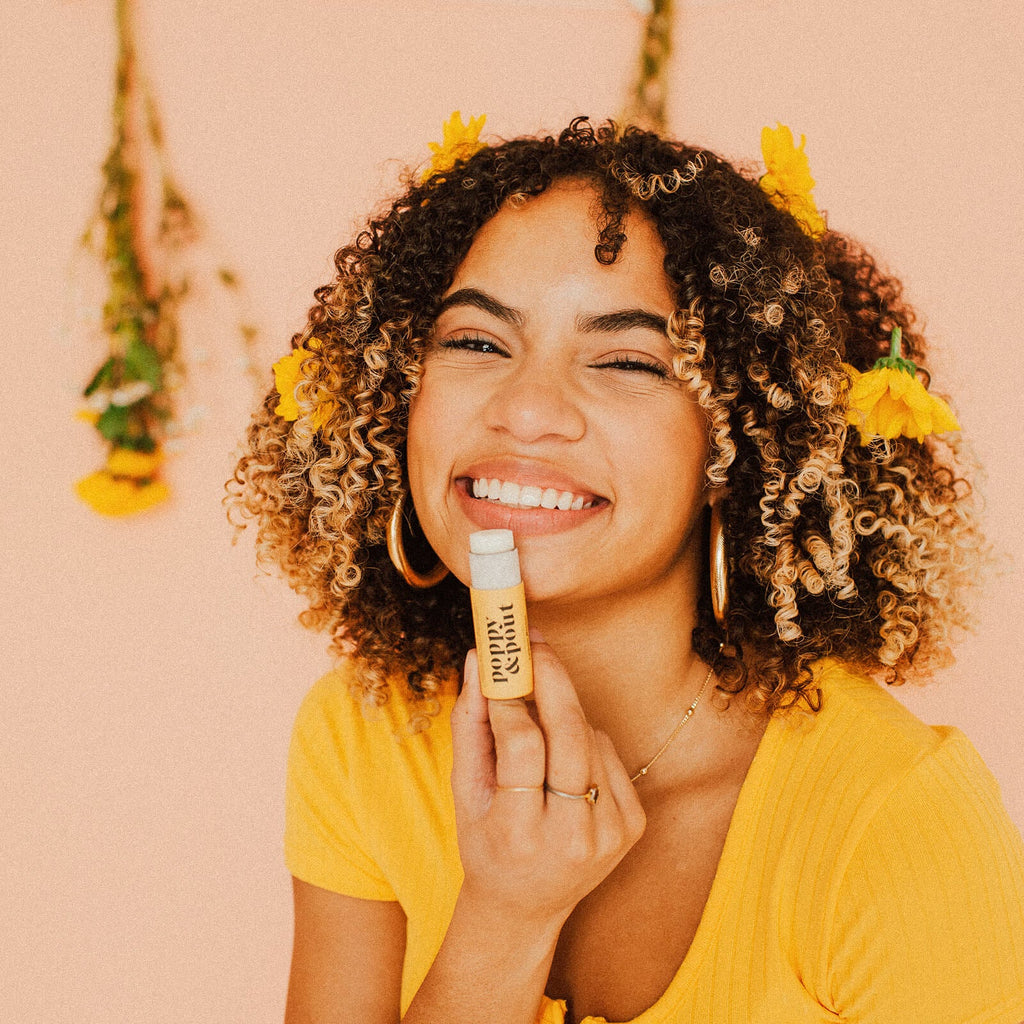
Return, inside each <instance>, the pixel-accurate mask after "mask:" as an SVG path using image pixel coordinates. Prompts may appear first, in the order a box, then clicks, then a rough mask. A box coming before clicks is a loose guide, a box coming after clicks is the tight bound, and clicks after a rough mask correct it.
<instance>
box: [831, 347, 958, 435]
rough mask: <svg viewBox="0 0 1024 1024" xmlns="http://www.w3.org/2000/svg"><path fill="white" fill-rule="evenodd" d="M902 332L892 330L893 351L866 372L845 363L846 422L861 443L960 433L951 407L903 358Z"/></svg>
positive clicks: (911, 364) (912, 365)
mask: <svg viewBox="0 0 1024 1024" xmlns="http://www.w3.org/2000/svg"><path fill="white" fill-rule="evenodd" d="M902 336H903V332H902V331H901V330H900V328H899V327H894V328H893V331H892V339H891V348H890V354H889V355H888V356H883V357H882V358H881V359H879V360H877V361H876V362H875V365H874V366H873V367H872V368H871V369H870V370H868V372H867V373H861V372H860V371H858V370H856V369H854V368H853V367H852V366H848V365H847V364H845V363H844V364H843V367H844V369H845V370H846V372H847V373H848V374H849V375H850V382H851V383H850V393H849V409H848V410H847V414H846V418H847V422H848V423H850V425H851V426H854V427H856V428H857V429H858V430H859V431H860V440H861V444H870V443H871V442H872V441H873V440H874V439H875V438H878V437H882V438H886V439H888V440H891V439H892V438H894V437H912V438H914V439H915V440H917V441H923V440H924V439H925V437H926V436H927V435H928V434H941V433H943V432H944V431H946V430H959V429H960V424H959V423H957V421H956V417H955V416H954V415H953V412H952V410H951V409H950V408H949V406H948V405H947V404H946V403H945V402H944V401H943V400H942V399H941V398H938V397H936V396H935V395H932V394H929V393H928V391H927V390H926V389H925V386H924V385H923V384H922V383H921V381H920V380H918V378H917V366H916V365H915V364H914V363H913V362H912V361H911V360H909V359H904V358H903V357H902V356H901V355H900V347H901V343H902Z"/></svg>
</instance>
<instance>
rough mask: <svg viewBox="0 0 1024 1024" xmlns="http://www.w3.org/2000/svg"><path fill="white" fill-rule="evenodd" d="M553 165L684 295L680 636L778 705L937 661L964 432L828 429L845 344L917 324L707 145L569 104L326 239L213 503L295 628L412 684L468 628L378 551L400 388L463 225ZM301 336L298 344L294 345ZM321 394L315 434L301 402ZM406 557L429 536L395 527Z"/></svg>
mask: <svg viewBox="0 0 1024 1024" xmlns="http://www.w3.org/2000/svg"><path fill="white" fill-rule="evenodd" d="M565 178H576V179H586V180H588V181H590V182H591V183H592V184H593V186H594V188H595V190H596V191H597V193H598V194H599V195H600V197H601V202H602V210H603V212H602V213H601V215H600V217H599V223H598V225H597V238H596V240H595V241H596V244H595V250H594V252H595V259H597V260H598V261H599V262H601V263H612V262H614V261H615V259H616V258H617V257H618V254H619V251H620V250H621V248H622V245H623V242H624V241H625V237H626V236H625V234H624V227H623V225H624V223H625V218H626V215H627V214H628V213H630V212H636V211H642V212H643V213H645V214H646V215H647V216H649V217H650V219H651V221H652V222H653V223H654V225H655V226H656V228H657V230H658V233H659V235H660V237H661V240H662V242H663V243H664V245H665V249H666V252H667V255H666V258H665V270H666V273H667V275H668V277H669V278H670V280H671V281H672V283H673V284H674V286H675V288H676V292H677V295H678V309H677V311H676V313H675V314H674V315H673V316H672V317H671V318H670V320H669V324H668V333H669V339H670V341H671V343H672V345H673V347H674V348H675V351H676V355H675V359H674V369H675V373H676V374H677V376H678V377H679V378H680V379H681V380H683V381H685V382H686V384H687V385H688V386H689V387H690V388H691V389H692V391H693V393H694V394H695V395H696V397H697V400H698V402H699V404H700V406H701V408H702V409H703V410H704V412H705V414H706V416H707V421H708V424H709V430H710V438H711V455H710V458H709V462H708V465H707V478H708V481H709V483H711V484H713V485H717V486H721V487H725V488H727V497H726V498H725V500H724V502H723V520H724V525H725V530H726V537H727V541H728V546H729V550H730V552H731V553H732V558H731V562H730V573H729V598H730V609H729V620H728V623H727V629H726V631H725V634H724V635H723V633H722V631H721V630H719V629H718V627H717V625H716V624H715V621H714V618H713V616H712V614H711V608H710V600H709V598H708V597H707V596H706V595H707V593H708V589H709V588H708V587H706V586H705V587H704V588H702V597H701V603H700V607H699V623H698V626H697V628H696V629H695V630H694V644H695V647H696V649H697V650H698V652H699V653H700V654H701V655H702V656H703V657H705V658H706V659H708V660H709V661H711V662H713V663H714V664H715V667H716V669H717V671H718V675H719V678H720V679H721V680H722V682H721V686H722V688H723V689H726V690H728V691H730V692H741V691H742V692H744V693H746V694H748V695H749V697H750V699H751V701H752V702H754V703H757V704H761V705H763V706H766V707H768V708H772V709H774V708H779V707H785V706H788V705H791V704H793V703H795V702H797V701H799V700H801V699H802V700H803V701H804V702H805V703H806V704H807V705H809V706H811V707H812V708H813V707H816V706H817V700H818V695H817V692H816V690H815V689H814V685H813V681H812V676H811V673H810V671H809V668H808V666H809V665H810V664H811V662H813V661H814V660H816V659H818V658H821V657H824V656H835V657H839V658H842V659H844V660H845V661H847V662H848V663H851V664H853V665H855V666H856V667H859V668H861V669H863V670H866V671H868V672H871V673H873V674H875V675H876V676H877V677H879V678H882V679H884V680H885V681H887V682H890V683H896V682H902V681H903V680H905V679H908V678H911V677H913V676H926V675H928V674H929V673H930V672H931V671H933V670H934V668H935V667H937V666H941V665H944V664H946V663H948V661H949V660H950V646H951V642H952V641H953V640H954V639H955V634H956V632H957V630H958V629H959V628H961V627H962V626H964V625H967V624H969V623H970V615H969V613H968V608H967V599H968V598H969V596H970V589H971V582H972V577H973V574H974V572H975V569H976V567H977V565H978V564H979V562H980V561H981V559H982V557H983V552H984V543H983V539H982V537H981V535H980V532H979V529H978V526H977V522H976V516H975V509H974V503H973V496H972V489H971V486H970V484H969V483H968V480H967V476H968V474H967V468H966V465H965V460H964V459H963V458H962V456H961V454H960V451H959V448H958V445H957V444H956V443H955V442H950V441H948V440H946V439H943V440H938V439H935V438H928V439H927V440H926V441H925V442H923V443H919V442H916V441H912V440H905V439H899V440H897V441H895V442H891V443H890V444H889V445H888V446H875V447H872V448H866V447H863V446H861V445H860V444H858V443H857V439H856V437H855V436H854V434H853V433H852V432H850V431H849V428H848V427H847V424H846V410H845V393H846V388H847V385H848V380H847V377H846V374H845V372H844V370H843V368H842V365H841V364H842V363H843V362H844V361H845V362H848V363H851V364H852V365H853V366H855V367H857V368H858V369H860V370H867V369H869V368H870V366H871V365H872V364H873V362H874V361H875V359H876V358H877V357H878V356H880V355H884V354H885V353H886V352H887V351H888V341H889V336H890V333H891V330H892V328H893V327H894V326H896V325H899V326H900V327H902V328H903V338H904V352H905V354H906V355H908V356H909V357H911V358H913V359H915V360H917V361H920V360H921V359H922V358H923V356H924V354H925V347H924V339H923V338H922V337H921V335H920V334H919V333H917V332H916V331H915V330H914V322H915V317H914V313H913V311H912V310H911V309H910V308H909V306H907V305H906V304H905V303H904V302H903V301H902V297H901V288H900V285H899V283H898V282H897V281H895V280H894V279H893V278H891V277H888V276H886V275H885V274H884V273H883V272H882V271H881V270H880V269H879V268H878V267H877V265H876V264H875V262H874V260H873V259H872V258H871V257H870V256H869V255H868V254H867V253H866V252H865V251H864V250H863V249H862V248H860V246H859V245H857V244H856V243H855V242H853V241H852V240H850V239H849V238H846V237H844V236H842V235H840V234H838V233H835V232H831V231H830V232H827V233H826V234H825V235H824V237H822V238H820V239H818V240H813V239H811V238H810V237H809V236H807V235H806V234H805V233H804V232H803V231H802V230H801V228H800V226H799V225H798V224H797V222H796V221H795V220H794V219H793V218H792V217H791V216H790V215H789V214H788V213H786V212H785V211H781V210H779V209H777V208H776V207H775V206H773V205H772V204H771V203H770V202H769V201H768V199H767V197H766V196H765V195H764V194H763V193H762V192H761V190H760V188H758V186H757V184H756V182H755V181H754V180H752V179H751V178H749V177H747V176H745V175H744V174H742V173H740V172H739V171H737V170H736V169H735V168H734V167H733V166H731V165H730V164H729V163H727V162H726V161H724V160H722V159H721V158H719V157H717V156H715V155H714V154H713V153H710V152H708V151H706V150H698V149H694V148H692V147H690V146H687V145H684V144H682V143H677V142H674V141H670V140H667V139H663V138H660V137H659V136H657V135H655V134H653V133H650V132H645V131H641V130H640V129H636V128H627V129H625V130H624V131H621V130H619V129H618V128H617V127H616V126H615V125H613V124H611V123H608V124H604V125H601V126H598V127H594V126H592V125H591V124H590V123H589V122H588V121H587V120H586V119H583V118H579V119H577V120H575V121H573V123H572V124H571V125H570V126H569V127H568V128H567V129H566V130H565V131H563V132H562V133H561V134H560V135H559V136H558V137H557V138H553V137H546V138H539V139H536V138H527V139H516V140H513V141H510V142H506V143H502V144H501V145H497V146H491V147H487V148H485V149H482V150H481V151H480V152H478V153H477V154H475V155H474V156H473V157H471V158H470V159H469V160H467V161H462V162H459V163H457V165H456V166H455V167H454V168H453V169H452V170H450V171H446V172H443V173H439V174H436V175H434V176H433V177H431V178H429V179H428V180H427V181H426V182H420V181H418V180H417V179H416V178H414V177H413V176H411V175H410V176H409V178H408V179H407V181H406V186H407V190H406V192H405V193H404V194H403V195H402V196H401V197H400V198H399V199H397V200H396V201H395V202H394V203H393V204H392V206H391V207H390V208H389V209H387V210H386V211H385V212H383V213H382V214H381V215H380V216H379V217H376V218H374V219H372V220H371V221H370V222H369V224H368V225H367V227H366V229H365V230H364V231H363V232H362V233H361V234H360V235H359V236H358V237H357V238H356V239H355V241H354V242H353V243H352V244H350V245H347V246H345V247H343V248H342V249H340V250H339V251H338V253H337V254H336V257H335V263H336V266H337V276H336V278H335V280H334V281H333V282H332V283H331V284H328V285H325V286H324V287H322V288H319V289H318V290H317V291H316V293H315V298H316V303H315V305H314V306H313V307H312V309H311V310H310V313H309V318H308V322H307V325H306V328H305V329H304V330H303V331H302V332H301V333H300V334H298V335H296V336H295V338H293V341H292V344H293V347H300V346H302V347H304V348H306V349H307V350H309V351H310V355H309V357H308V358H307V359H306V361H305V363H304V366H303V378H302V384H301V385H300V387H299V388H298V395H297V398H298V402H299V407H300V409H301V411H302V415H300V417H299V419H298V420H297V421H296V422H294V423H288V422H285V421H284V420H282V419H281V418H279V417H278V416H276V415H275V414H274V412H273V410H274V408H275V406H276V404H277V400H278V396H277V393H276V391H274V390H273V389H272V390H271V391H270V393H269V394H268V395H267V398H266V400H265V401H264V403H263V406H262V407H261V409H260V410H259V411H258V412H257V413H256V415H255V416H254V418H253V421H252V424H251V425H250V427H249V432H248V438H247V446H246V450H245V453H244V454H243V456H242V458H241V459H240V461H239V463H238V466H237V468H236V470H235V474H234V477H233V479H232V480H231V481H229V483H228V485H227V489H228V496H227V498H226V499H225V500H226V504H227V505H228V508H229V516H230V517H231V519H232V521H233V522H235V524H236V525H237V526H238V527H239V528H242V527H243V526H244V525H245V522H246V520H248V519H254V520H255V521H256V524H257V553H258V558H259V560H260V562H261V564H264V565H266V566H270V567H273V568H275V569H277V570H279V571H282V572H283V573H284V575H285V577H286V578H287V580H288V581H289V583H290V584H291V586H292V587H293V588H294V589H295V590H297V591H298V592H299V593H301V594H302V595H304V597H305V598H306V599H307V600H308V601H309V608H308V610H307V611H306V612H305V613H304V614H303V616H302V619H303V621H304V622H305V623H306V624H307V625H309V626H312V627H315V628H320V629H324V630H326V631H328V632H329V633H330V635H331V637H332V647H333V649H334V650H335V651H336V652H337V653H339V654H343V655H345V656H347V657H349V658H353V659H355V660H357V661H358V662H359V663H360V666H361V670H362V671H361V672H360V673H359V675H360V678H361V679H362V684H361V685H362V686H363V693H364V696H365V697H366V698H368V699H370V700H374V701H378V702H380V701H384V700H386V699H387V695H388V692H389V686H391V685H393V684H394V681H395V680H396V679H404V680H406V681H407V682H408V685H409V687H410V688H411V690H412V691H413V692H414V693H416V694H419V695H420V696H421V697H422V698H423V699H424V702H425V703H424V704H423V708H424V709H426V713H428V714H429V710H430V707H431V705H432V702H430V700H429V697H430V695H431V694H433V693H435V692H436V691H437V690H438V688H439V687H440V686H441V685H442V684H443V683H444V682H445V681H447V680H450V679H452V678H453V677H454V676H455V674H456V672H457V666H459V665H460V664H461V661H462V658H463V656H464V654H465V651H466V650H467V649H468V648H469V647H470V646H471V645H472V624H471V621H470V618H469V614H468V607H469V601H468V597H467V594H466V591H465V588H464V587H463V586H462V584H460V583H459V582H458V580H456V579H455V578H454V577H451V576H449V577H448V578H447V579H445V580H444V581H443V582H442V583H441V584H440V585H438V586H437V587H435V588H433V589H431V590H427V591H418V590H413V589H412V588H410V587H409V586H408V585H407V584H406V583H405V582H404V580H402V579H401V577H400V576H399V575H398V574H397V573H396V571H395V570H394V568H393V567H392V565H391V563H390V561H389V559H388V555H387V545H386V532H387V523H388V518H389V516H390V514H391V510H392V508H393V507H394V503H395V500H396V497H397V495H398V494H399V493H400V491H401V490H402V489H403V487H404V483H403V481H404V478H405V433H406V423H407V418H408V410H409V403H410V400H411V399H412V397H413V396H414V395H415V393H416V389H417V386H418V383H419V376H420V368H421V360H422V356H423V351H424V347H425V344H426V340H427V338H428V337H429V335H430V331H431V327H432V324H433V320H434V318H435V316H436V311H437V308H438V305H439V301H440V298H441V297H442V296H443V294H444V293H445V291H446V289H447V288H448V287H449V285H450V283H451V281H452V279H453V275H454V272H455V269H456V267H457V266H458V265H459V263H460V262H461V261H462V259H463V257H464V256H465V254H466V252H467V251H468V249H469V246H470V244H471V243H472V241H473V238H474V236H475V234H476V232H477V231H478V230H479V229H480V227H481V226H482V225H483V224H484V223H486V221H487V220H489V219H490V218H491V217H492V216H494V214H495V213H497V212H498V210H499V209H501V208H502V206H503V205H505V204H507V203H513V204H514V203H521V202H524V201H526V200H527V199H528V197H530V196H534V195H537V194H539V193H541V192H543V191H544V190H545V189H546V188H548V187H549V186H550V185H551V184H552V183H553V182H555V181H558V180H560V179H565ZM313 339H315V340H316V342H317V344H316V345H313V346H311V345H310V344H309V343H310V342H311V341H312V340H313ZM317 408H320V409H321V411H322V410H324V409H329V415H328V418H327V420H326V422H325V423H324V425H323V426H322V428H320V429H315V428H314V427H313V425H312V413H313V411H314V409H317ZM409 529H410V531H411V536H410V539H409V541H408V544H407V547H408V549H409V552H410V556H411V557H412V559H413V561H414V562H417V564H418V563H419V562H422V564H423V567H424V568H426V567H427V566H429V565H430V564H431V562H432V560H433V555H432V553H431V552H430V551H429V549H426V548H425V546H424V545H423V543H422V541H421V540H420V541H419V542H418V541H417V533H416V529H415V521H414V519H413V521H411V522H410V524H409Z"/></svg>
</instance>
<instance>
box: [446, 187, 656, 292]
mask: <svg viewBox="0 0 1024 1024" xmlns="http://www.w3.org/2000/svg"><path fill="white" fill-rule="evenodd" d="M605 216H606V215H605V214H604V211H603V208H602V202H601V196H600V194H599V193H598V192H597V191H595V189H594V187H593V185H591V184H590V183H588V182H584V181H577V180H569V181H562V182H557V183H555V184H554V185H552V186H550V187H549V188H548V189H547V190H546V191H544V192H542V193H541V194H540V195H538V196H531V197H529V198H528V199H526V200H524V201H522V202H519V203H506V204H505V206H503V207H502V209H501V210H499V211H498V213H496V214H495V215H494V216H493V217H492V218H491V219H490V220H489V221H488V222H487V223H486V224H484V225H483V227H481V228H480V230H479V231H478V232H477V234H476V236H475V237H474V239H473V243H472V245H471V246H470V249H469V252H468V253H467V254H466V257H465V259H464V260H463V261H462V263H461V264H460V265H459V267H458V268H457V270H456V273H455V278H454V280H453V282H452V285H451V288H450V289H449V293H450V292H452V291H454V290H456V289H458V288H463V287H468V286H475V287H485V286H489V288H488V290H491V289H496V290H497V291H498V292H502V293H503V294H501V295H499V297H501V298H503V299H505V300H506V301H509V300H511V299H512V298H513V296H512V295H510V294H507V292H531V293H536V292H537V291H538V290H549V289H551V288H552V287H555V286H556V285H557V284H558V283H560V282H561V283H563V284H564V283H566V282H568V281H575V282H576V283H577V284H578V285H579V286H580V287H585V288H587V289H589V290H591V291H595V290H596V291H602V290H603V291H607V292H608V293H609V298H611V297H612V296H614V297H615V298H617V299H622V298H625V297H627V296H629V297H631V298H632V299H633V300H635V301H640V302H642V303H644V304H648V305H655V306H657V307H659V308H662V307H665V306H666V303H667V304H668V307H669V311H670V310H671V309H672V308H674V306H675V302H674V299H673V293H674V289H673V287H672V285H671V282H670V281H669V279H668V277H667V275H666V274H665V270H664V260H665V247H664V245H663V244H662V242H661V239H660V238H659V236H658V233H657V229H656V228H655V226H654V223H653V221H651V219H650V218H649V217H648V216H647V215H646V214H645V213H644V212H643V211H642V210H638V209H632V210H630V211H629V212H628V213H627V214H626V215H625V217H624V218H623V220H622V225H621V228H620V229H619V230H621V231H622V232H623V233H624V234H625V236H626V241H625V242H624V243H623V245H622V248H621V250H620V252H619V254H618V256H617V258H616V260H615V262H614V263H611V264H602V263H599V262H598V260H597V256H596V254H595V251H594V250H595V247H596V246H597V244H598V242H599V241H600V231H601V225H602V223H603V222H604V220H605Z"/></svg>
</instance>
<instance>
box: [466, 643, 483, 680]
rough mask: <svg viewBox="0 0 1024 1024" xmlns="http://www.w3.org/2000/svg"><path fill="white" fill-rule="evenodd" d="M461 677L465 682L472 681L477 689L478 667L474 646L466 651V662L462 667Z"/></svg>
mask: <svg viewBox="0 0 1024 1024" xmlns="http://www.w3.org/2000/svg"><path fill="white" fill-rule="evenodd" d="M462 678H463V679H464V680H465V681H466V683H472V684H473V685H474V686H475V687H477V688H478V689H479V686H480V667H479V664H478V663H477V660H476V648H475V647H471V648H470V649H469V650H468V651H466V663H465V664H464V665H463V667H462Z"/></svg>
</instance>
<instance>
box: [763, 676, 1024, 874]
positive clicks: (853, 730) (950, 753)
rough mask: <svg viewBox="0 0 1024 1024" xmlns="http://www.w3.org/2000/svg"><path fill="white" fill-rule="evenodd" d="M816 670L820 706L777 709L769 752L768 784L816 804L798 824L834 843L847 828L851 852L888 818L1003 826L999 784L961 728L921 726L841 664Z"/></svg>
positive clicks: (982, 828) (938, 826) (942, 825)
mask: <svg viewBox="0 0 1024 1024" xmlns="http://www.w3.org/2000/svg"><path fill="white" fill-rule="evenodd" d="M815 677H816V681H817V683H818V685H819V687H820V689H821V701H822V706H821V710H820V711H818V712H817V713H816V714H811V713H804V712H796V711H791V712H789V713H788V714H784V715H782V716H777V719H776V720H773V723H772V725H771V726H770V728H769V732H768V733H767V734H766V740H767V741H768V743H767V749H766V750H765V752H764V754H765V758H764V760H765V767H766V769H767V771H768V773H769V774H770V779H765V783H766V791H771V792H775V793H780V792H785V793H786V794H788V796H787V798H786V800H787V802H789V801H792V802H794V804H795V805H799V806H802V807H805V808H806V807H807V806H818V808H819V811H818V812H817V813H816V814H815V815H814V816H813V817H811V818H809V819H808V818H804V819H803V821H804V824H803V826H802V827H801V829H799V830H798V831H799V832H804V831H806V832H808V833H812V832H813V833H815V836H814V837H813V841H814V842H818V841H819V840H820V839H821V836H820V835H817V832H818V831H827V832H828V834H829V836H830V842H831V843H835V842H837V841H840V840H839V837H840V836H841V837H842V840H841V844H842V845H843V846H845V851H846V855H847V856H849V855H852V851H853V849H854V848H855V847H856V846H857V845H858V844H859V842H860V840H861V838H862V837H863V836H864V834H865V833H866V832H867V831H869V830H871V831H876V832H877V830H878V829H881V830H882V831H883V832H884V831H885V830H886V828H887V827H888V826H887V825H886V824H885V823H886V822H888V823H890V824H891V823H892V822H895V821H900V822H906V821H908V820H915V821H918V822H920V823H924V824H926V825H927V826H928V829H929V830H930V831H935V830H938V831H940V832H941V831H945V829H946V827H947V826H948V827H949V828H952V829H954V830H956V829H960V828H961V826H962V825H963V823H964V822H966V821H967V820H968V819H970V820H972V821H974V822H975V825H976V829H977V834H979V835H984V834H986V833H988V834H991V831H992V829H993V828H995V827H996V823H997V824H998V829H999V830H1000V831H1003V830H1004V828H1005V825H1006V823H1007V822H1008V820H1009V819H1008V817H1007V815H1006V812H1005V809H1004V808H1003V805H1002V798H1001V794H1000V792H999V787H998V784H997V782H996V781H995V779H994V778H993V776H992V774H991V772H989V770H988V768H987V767H986V766H985V764H984V762H983V761H982V759H981V757H980V756H979V754H978V753H977V751H976V750H975V748H974V746H973V744H972V743H971V742H970V740H969V739H968V738H967V737H966V736H965V735H964V734H963V733H962V732H961V731H960V730H959V729H957V728H954V727H951V726H932V725H927V724H925V723H924V722H922V721H921V720H920V719H919V718H917V717H916V716H915V715H914V714H913V713H912V712H910V711H909V710H908V709H907V708H905V707H904V706H903V705H902V704H901V703H900V702H899V701H898V700H897V699H896V698H895V697H894V696H893V695H892V694H891V693H890V692H888V691H887V690H886V689H884V688H883V687H882V685H881V684H879V683H877V682H875V681H874V680H872V679H870V678H867V677H865V676H863V675H862V674H860V673H858V672H857V671H856V670H854V669H851V668H850V667H849V666H847V665H844V664H842V663H840V662H837V661H825V662H821V663H819V664H818V665H816V666H815ZM797 817H798V818H799V817H801V815H797ZM809 821H810V822H813V823H816V824H815V827H812V826H811V824H808V822H809ZM1010 828H1012V824H1011V825H1010ZM961 834H962V835H963V837H964V840H965V841H967V840H968V837H967V836H966V834H964V833H963V830H962V829H961ZM807 838H808V839H809V840H810V839H811V838H812V837H811V836H810V835H808V837H807Z"/></svg>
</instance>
